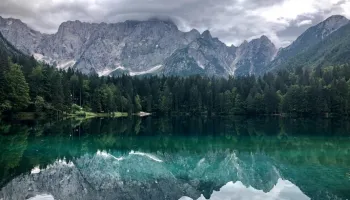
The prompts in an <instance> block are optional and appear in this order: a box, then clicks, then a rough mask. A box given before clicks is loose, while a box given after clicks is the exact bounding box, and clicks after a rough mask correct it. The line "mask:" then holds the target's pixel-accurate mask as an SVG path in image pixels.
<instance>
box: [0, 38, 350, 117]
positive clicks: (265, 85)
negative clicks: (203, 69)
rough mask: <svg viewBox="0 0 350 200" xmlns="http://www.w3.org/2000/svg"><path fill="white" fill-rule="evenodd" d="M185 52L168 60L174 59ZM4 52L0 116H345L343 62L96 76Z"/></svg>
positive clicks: (348, 70) (348, 97)
mask: <svg viewBox="0 0 350 200" xmlns="http://www.w3.org/2000/svg"><path fill="white" fill-rule="evenodd" d="M344 40H345V39H344ZM327 43H328V42H327ZM0 47H1V45H0ZM185 51H187V50H183V51H181V52H177V53H176V54H174V56H175V55H176V56H177V57H176V56H175V57H174V58H178V60H179V61H180V60H181V59H180V58H181V57H183V56H186V54H184V53H186V52H185ZM6 52H7V51H4V50H2V48H0V112H3V111H9V112H16V111H30V112H34V111H35V112H45V111H47V110H53V111H55V112H56V113H59V112H61V113H62V112H65V113H79V112H81V114H82V115H87V113H88V112H86V111H91V112H94V113H100V114H107V115H112V114H113V113H118V112H122V113H125V112H127V113H129V114H130V113H135V112H140V111H142V110H144V111H147V112H154V113H159V114H165V115H168V114H192V115H199V114H209V115H262V114H282V113H290V114H293V115H329V114H331V115H349V114H350V65H348V64H345V65H336V66H326V67H321V66H319V67H316V68H313V69H308V68H307V67H303V66H297V67H295V68H292V69H291V70H289V71H287V70H280V71H278V72H277V73H275V74H272V73H268V74H265V75H264V76H261V77H254V76H247V77H228V78H227V79H225V78H218V77H205V76H199V75H197V76H189V77H186V78H185V77H160V76H147V77H141V78H140V77H130V76H126V75H121V76H118V77H98V76H97V75H89V76H88V75H84V74H82V73H79V72H77V71H74V70H72V69H68V70H67V71H60V70H57V69H54V68H52V67H50V66H48V65H45V64H43V63H38V62H36V61H35V60H34V59H32V58H28V57H26V56H23V55H22V56H21V55H20V54H16V55H17V56H16V59H9V58H8V57H7V56H11V55H13V54H11V53H9V54H7V53H6ZM12 60H14V61H15V63H16V64H14V63H13V62H12ZM168 61H169V62H170V60H168ZM172 61H176V59H175V60H172ZM21 66H22V67H21ZM197 68H198V67H197ZM30 99H32V102H30Z"/></svg>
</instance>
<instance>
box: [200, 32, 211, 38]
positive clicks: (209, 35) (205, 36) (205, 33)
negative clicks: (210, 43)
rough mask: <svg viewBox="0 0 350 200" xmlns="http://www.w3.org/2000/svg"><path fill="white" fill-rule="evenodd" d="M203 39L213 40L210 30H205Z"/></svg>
mask: <svg viewBox="0 0 350 200" xmlns="http://www.w3.org/2000/svg"><path fill="white" fill-rule="evenodd" d="M202 37H203V38H204V39H211V38H212V36H211V34H210V31H209V30H205V31H204V32H203V33H202Z"/></svg>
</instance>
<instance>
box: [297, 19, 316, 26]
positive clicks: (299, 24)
mask: <svg viewBox="0 0 350 200" xmlns="http://www.w3.org/2000/svg"><path fill="white" fill-rule="evenodd" d="M309 24H312V20H311V19H307V20H303V21H300V22H298V23H297V26H304V25H309Z"/></svg>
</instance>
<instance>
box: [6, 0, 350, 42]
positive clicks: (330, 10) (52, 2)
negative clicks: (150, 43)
mask: <svg viewBox="0 0 350 200" xmlns="http://www.w3.org/2000/svg"><path fill="white" fill-rule="evenodd" d="M1 1H2V2H1V4H0V13H1V14H0V15H2V16H3V17H14V18H19V19H21V20H22V21H24V22H25V23H27V24H28V25H29V26H31V27H33V28H34V29H36V30H39V31H42V32H48V33H54V32H56V31H57V28H58V26H59V25H60V23H62V22H64V21H67V20H81V21H87V22H109V23H115V22H121V21H125V20H128V19H136V20H145V19H148V18H151V17H164V18H165V17H170V18H171V19H173V20H174V21H175V22H176V23H177V25H178V26H179V28H180V29H181V30H186V31H188V30H190V29H192V28H196V29H198V30H199V31H204V30H206V29H209V30H210V31H211V33H212V35H213V36H215V37H218V38H219V39H220V40H222V41H223V42H225V43H226V44H228V45H230V44H235V45H239V44H240V43H241V42H242V41H243V40H244V39H252V38H256V37H260V36H261V35H263V34H264V35H267V36H268V37H269V38H270V39H271V40H272V41H273V42H275V43H276V45H277V46H284V45H285V44H287V43H289V42H290V40H291V39H295V37H297V35H293V37H291V36H290V35H288V38H287V37H285V36H283V35H278V34H277V33H278V32H282V31H283V30H288V28H291V27H292V26H293V24H295V21H298V20H299V21H300V19H299V18H300V17H301V16H307V17H308V18H307V19H301V20H312V22H313V23H317V22H319V21H317V20H313V18H314V16H315V15H317V16H320V15H321V16H323V18H326V17H328V16H329V15H331V14H344V15H346V16H348V17H350V0H264V1H257V0H217V1H214V0H176V1H173V0H147V1H146V0H30V1H28V0H1ZM306 22H307V23H306ZM300 23H301V24H300V25H302V24H304V26H303V28H305V29H306V28H307V27H308V26H310V25H311V24H310V21H305V22H303V23H302V22H300Z"/></svg>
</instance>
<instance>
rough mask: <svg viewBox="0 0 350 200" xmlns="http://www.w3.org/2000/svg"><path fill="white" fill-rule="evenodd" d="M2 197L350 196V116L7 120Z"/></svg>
mask: <svg viewBox="0 0 350 200" xmlns="http://www.w3.org/2000/svg"><path fill="white" fill-rule="evenodd" d="M0 143H1V144H0V188H1V189H0V199H3V200H7V199H11V200H12V199H30V200H34V199H36V200H38V199H45V200H48V199H61V200H66V199H84V200H85V199H94V200H95V199H123V200H124V199H126V200H128V199H130V200H131V199H157V200H158V199H159V200H162V199H170V200H172V199H176V200H177V199H181V200H189V199H212V200H238V199H248V200H250V199H256V200H258V199H259V200H265V199H276V200H277V199H282V200H307V199H332V200H333V199H350V123H349V122H347V121H346V120H322V119H319V120H311V119H283V120H282V119H279V118H254V119H246V118H231V119H230V118H229V119H227V118H198V117H197V118H196V117H193V118H191V117H181V118H180V117H179V118H156V117H148V118H143V119H140V118H132V119H127V118H125V119H92V120H87V121H77V120H67V121H61V122H52V123H43V122H21V123H15V122H14V123H5V122H1V123H0Z"/></svg>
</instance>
